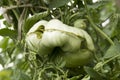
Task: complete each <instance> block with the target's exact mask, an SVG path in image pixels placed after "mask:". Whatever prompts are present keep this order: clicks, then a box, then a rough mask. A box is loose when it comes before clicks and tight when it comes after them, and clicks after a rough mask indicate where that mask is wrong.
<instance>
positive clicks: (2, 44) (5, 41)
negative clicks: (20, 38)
mask: <svg viewBox="0 0 120 80" xmlns="http://www.w3.org/2000/svg"><path fill="white" fill-rule="evenodd" d="M8 41H9V38H3V39H2V40H1V41H0V48H2V49H6V48H7V46H8Z"/></svg>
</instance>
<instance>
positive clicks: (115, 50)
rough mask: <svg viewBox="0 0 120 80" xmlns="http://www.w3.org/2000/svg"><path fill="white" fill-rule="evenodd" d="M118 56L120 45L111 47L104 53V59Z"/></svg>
mask: <svg viewBox="0 0 120 80" xmlns="http://www.w3.org/2000/svg"><path fill="white" fill-rule="evenodd" d="M116 55H120V43H118V44H115V45H113V46H111V47H110V48H109V49H108V50H107V51H106V53H105V55H104V59H108V58H111V57H114V56H116Z"/></svg>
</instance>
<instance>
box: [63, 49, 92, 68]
mask: <svg viewBox="0 0 120 80" xmlns="http://www.w3.org/2000/svg"><path fill="white" fill-rule="evenodd" d="M63 57H64V61H65V62H66V65H65V66H66V67H77V66H83V65H86V64H88V63H89V62H90V61H91V60H92V57H93V54H92V52H91V51H89V50H87V49H83V50H79V51H78V52H76V53H69V54H65V55H64V56H63Z"/></svg>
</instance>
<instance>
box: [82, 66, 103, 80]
mask: <svg viewBox="0 0 120 80" xmlns="http://www.w3.org/2000/svg"><path fill="white" fill-rule="evenodd" d="M84 69H85V71H86V72H87V73H88V74H89V75H90V77H92V78H94V79H97V80H103V76H102V75H100V73H98V72H96V71H95V70H94V69H92V68H90V67H84Z"/></svg>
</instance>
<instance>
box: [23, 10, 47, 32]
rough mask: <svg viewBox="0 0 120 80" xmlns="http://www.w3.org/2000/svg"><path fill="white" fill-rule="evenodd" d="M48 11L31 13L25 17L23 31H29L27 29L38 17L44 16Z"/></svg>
mask: <svg viewBox="0 0 120 80" xmlns="http://www.w3.org/2000/svg"><path fill="white" fill-rule="evenodd" d="M48 13H49V12H48V11H45V12H41V13H37V14H35V15H33V16H32V17H29V18H27V19H26V21H25V24H24V27H23V30H24V32H25V33H27V32H28V31H29V29H30V28H31V27H32V26H33V25H34V24H35V23H36V22H38V21H39V20H40V19H42V18H44V17H46V16H47V15H48Z"/></svg>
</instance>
